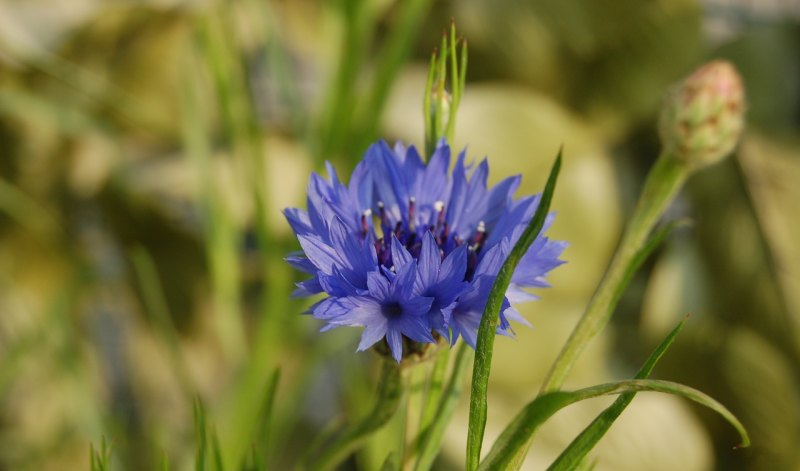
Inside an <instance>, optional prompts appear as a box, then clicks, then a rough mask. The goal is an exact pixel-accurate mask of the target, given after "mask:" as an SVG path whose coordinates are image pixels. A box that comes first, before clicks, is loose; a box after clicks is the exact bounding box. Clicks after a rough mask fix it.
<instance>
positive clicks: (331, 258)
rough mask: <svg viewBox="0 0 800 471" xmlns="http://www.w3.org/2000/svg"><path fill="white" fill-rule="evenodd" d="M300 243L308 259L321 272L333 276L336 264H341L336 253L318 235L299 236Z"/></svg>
mask: <svg viewBox="0 0 800 471" xmlns="http://www.w3.org/2000/svg"><path fill="white" fill-rule="evenodd" d="M297 240H298V241H300V246H301V247H302V248H303V252H304V253H305V254H306V257H308V259H309V260H310V261H311V263H313V264H314V266H315V267H317V268H318V269H319V270H320V271H321V272H323V273H327V274H333V267H334V265H336V264H341V260H340V259H339V256H338V255H337V254H336V251H335V250H334V249H333V248H332V247H331V246H329V245H327V244H326V243H325V242H323V240H322V239H321V238H320V237H318V236H316V235H300V236H297Z"/></svg>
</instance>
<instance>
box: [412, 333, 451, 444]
mask: <svg viewBox="0 0 800 471" xmlns="http://www.w3.org/2000/svg"><path fill="white" fill-rule="evenodd" d="M449 359H450V349H449V348H441V349H440V350H439V352H438V353H437V354H436V360H435V362H434V364H433V370H432V371H431V374H430V377H429V379H428V390H427V392H426V394H425V406H424V408H423V409H422V417H420V424H419V429H420V431H423V432H424V431H425V429H426V428H427V427H428V426H429V425H430V423H431V421H432V420H433V418H434V417H435V416H436V409H437V408H438V407H439V399H440V398H441V397H442V389H443V388H444V379H445V378H444V377H445V374H446V373H447V364H448V361H449Z"/></svg>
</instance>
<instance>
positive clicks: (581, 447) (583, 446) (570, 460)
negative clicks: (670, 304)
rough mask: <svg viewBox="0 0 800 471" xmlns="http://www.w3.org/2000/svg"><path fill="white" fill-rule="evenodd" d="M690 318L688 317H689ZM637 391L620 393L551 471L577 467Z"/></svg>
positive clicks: (648, 367)
mask: <svg viewBox="0 0 800 471" xmlns="http://www.w3.org/2000/svg"><path fill="white" fill-rule="evenodd" d="M687 318H688V317H687ZM687 318H684V319H683V320H682V321H681V322H680V323H679V324H678V325H677V326H676V327H675V328H674V329H672V332H670V333H669V335H667V337H666V338H665V339H664V340H663V341H662V342H661V343H660V344H659V345H658V347H657V348H656V349H655V350H654V351H653V353H651V354H650V357H649V358H648V359H647V361H645V363H644V365H643V366H642V368H641V369H640V370H639V372H638V373H636V379H647V377H648V376H650V373H652V371H653V368H654V367H655V366H656V363H658V361H659V360H660V359H661V357H662V356H663V355H664V353H665V352H666V351H667V349H668V348H669V347H670V346H671V345H672V343H673V342H674V341H675V338H676V337H677V336H678V333H679V332H680V331H681V329H683V325H684V324H685V323H686V319H687ZM635 395H636V393H635V392H630V393H624V394H620V396H619V397H618V398H617V400H616V401H614V403H613V404H611V405H610V406H609V407H608V408H607V409H606V410H604V411H603V412H602V413H601V414H600V415H598V416H597V418H595V419H594V421H592V423H591V424H589V426H588V427H586V428H585V429H584V430H583V431H582V432H581V434H580V435H578V436H577V437H576V438H575V440H573V441H572V443H570V444H569V446H568V447H567V448H566V449H565V450H564V451H563V452H561V455H559V457H558V458H557V459H556V460H555V461H554V462H553V464H551V465H550V467H549V468H548V469H549V470H551V471H556V470H558V471H569V470H573V469H576V468H577V467H578V465H579V464H580V463H581V462H582V461H583V459H584V458H585V457H586V455H587V454H588V453H589V451H591V450H592V448H594V446H595V445H596V444H597V442H599V441H600V439H601V438H603V436H604V435H605V434H606V432H607V431H608V429H609V428H611V425H612V424H613V423H614V421H615V420H617V417H619V415H620V414H621V413H622V411H624V410H625V408H626V407H628V404H630V403H631V401H632V400H633V397H634V396H635Z"/></svg>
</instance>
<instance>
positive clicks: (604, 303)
mask: <svg viewBox="0 0 800 471" xmlns="http://www.w3.org/2000/svg"><path fill="white" fill-rule="evenodd" d="M743 110H744V92H743V90H742V84H741V79H740V78H739V76H738V74H737V73H736V70H735V69H734V68H733V66H732V65H730V64H729V63H727V62H723V61H714V62H711V63H709V64H706V65H704V66H702V67H700V68H699V69H698V70H696V71H695V72H694V73H693V74H691V75H690V76H689V77H688V78H686V80H684V81H683V82H682V83H681V84H679V85H678V86H677V87H676V88H675V89H673V91H672V92H671V93H670V94H669V95H668V96H667V97H666V100H665V102H664V105H663V106H662V110H661V117H660V133H661V140H662V146H663V150H662V153H661V156H660V157H659V158H658V160H657V161H656V163H655V165H654V166H653V169H652V170H651V171H650V174H649V175H648V177H647V180H646V182H645V185H644V188H643V190H642V194H641V196H640V198H639V203H638V204H637V206H636V209H635V211H634V213H633V216H632V218H631V221H630V223H629V224H628V227H627V229H626V230H625V233H624V234H623V237H622V240H621V242H620V244H619V246H618V247H617V250H616V253H615V254H614V257H613V258H612V260H611V263H610V265H609V267H608V270H607V271H606V273H605V275H604V276H603V279H602V281H601V282H600V285H599V286H598V287H597V290H596V291H595V293H594V295H593V296H592V299H591V301H590V302H589V305H588V306H587V308H586V311H585V312H584V314H583V316H582V317H581V319H580V321H578V324H577V325H576V326H575V329H574V330H573V332H572V334H571V335H570V337H569V339H568V340H567V343H566V344H565V345H564V347H563V349H562V350H561V353H560V354H559V356H558V358H557V359H556V361H555V363H554V364H553V366H552V368H551V369H550V372H549V373H548V375H547V377H546V379H545V381H544V383H543V385H542V388H541V391H540V395H541V394H546V393H550V392H553V391H557V390H559V389H560V388H561V386H562V385H563V384H564V380H565V379H566V377H567V375H568V374H569V371H570V370H571V369H572V366H573V365H574V363H575V361H576V360H577V358H578V356H579V355H580V353H581V352H582V351H583V349H584V348H585V347H586V345H587V344H588V343H589V341H590V340H591V339H592V338H593V337H594V336H595V335H597V334H598V333H599V332H600V331H601V330H602V329H603V327H605V326H606V324H607V323H608V321H609V319H611V315H612V314H613V312H614V309H615V308H616V306H617V303H618V302H619V299H620V297H621V295H622V288H623V287H624V280H625V278H626V276H627V274H628V272H629V271H630V270H632V269H635V260H636V254H637V253H638V252H639V251H640V250H641V249H642V247H643V246H644V245H645V243H646V242H647V240H648V237H649V236H650V233H651V232H652V230H653V228H654V227H655V225H656V223H657V222H658V220H659V219H660V217H661V215H662V214H663V213H664V211H665V210H666V209H667V207H669V205H670V203H672V201H673V200H674V199H675V196H676V195H677V193H678V191H679V190H680V189H681V187H682V186H683V183H684V182H685V181H686V179H687V178H688V177H689V175H691V174H692V173H693V172H694V171H696V170H698V169H700V168H703V167H705V166H707V165H710V164H712V163H715V162H718V161H719V160H721V159H722V158H723V157H725V156H726V155H727V154H729V153H730V152H731V151H732V150H733V149H734V147H735V146H736V143H737V141H738V139H739V135H740V134H741V130H742V128H743V122H744V116H743Z"/></svg>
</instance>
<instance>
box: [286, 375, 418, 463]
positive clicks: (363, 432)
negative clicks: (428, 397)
mask: <svg viewBox="0 0 800 471" xmlns="http://www.w3.org/2000/svg"><path fill="white" fill-rule="evenodd" d="M382 363H383V365H382V369H381V377H380V379H379V380H378V393H377V396H378V397H377V398H376V400H375V404H374V406H373V408H372V410H371V411H370V413H369V414H367V416H366V417H364V418H363V419H361V420H360V421H358V422H355V423H352V424H349V425H345V426H344V427H341V428H339V429H337V430H333V433H332V436H328V437H325V438H324V439H322V440H321V441H320V443H321V444H322V445H321V447H322V448H321V449H316V448H317V447H315V448H313V449H309V450H306V456H305V458H304V459H303V460H302V462H301V468H302V469H308V470H318V469H319V470H327V469H333V468H334V467H335V466H336V465H338V464H339V463H340V462H341V461H342V460H344V459H345V458H347V456H348V455H349V454H350V453H352V452H353V451H355V450H356V449H357V448H358V447H359V446H360V445H361V444H362V443H363V442H364V441H365V440H366V439H367V438H369V436H370V435H371V434H372V433H374V432H375V431H376V430H378V429H380V428H381V427H383V426H384V425H385V424H386V423H387V422H388V421H389V419H391V418H392V416H394V414H395V412H396V411H397V407H398V406H399V405H400V400H401V398H402V396H403V382H402V378H401V375H400V365H398V364H397V363H395V362H394V361H392V360H388V359H384V360H382Z"/></svg>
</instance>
